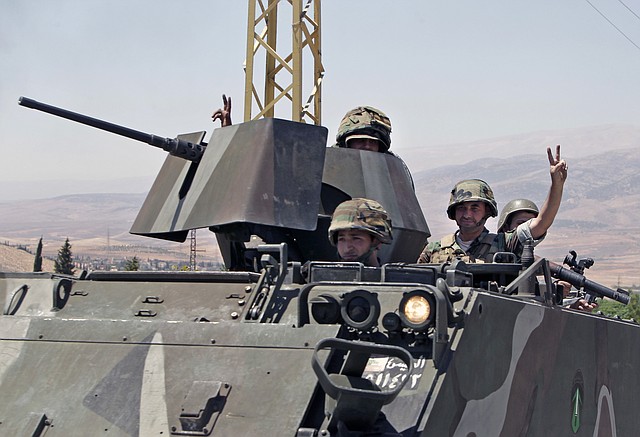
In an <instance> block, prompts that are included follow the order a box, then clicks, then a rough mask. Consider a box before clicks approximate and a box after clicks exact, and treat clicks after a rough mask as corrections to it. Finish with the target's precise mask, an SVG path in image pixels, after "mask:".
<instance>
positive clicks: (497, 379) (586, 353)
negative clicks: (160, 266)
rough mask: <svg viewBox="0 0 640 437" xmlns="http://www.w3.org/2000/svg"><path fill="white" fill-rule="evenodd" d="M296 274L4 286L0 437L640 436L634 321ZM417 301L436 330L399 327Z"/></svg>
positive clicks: (14, 279)
mask: <svg viewBox="0 0 640 437" xmlns="http://www.w3.org/2000/svg"><path fill="white" fill-rule="evenodd" d="M280 267H281V266H280V265H271V266H270V265H267V266H266V269H265V271H264V272H263V274H262V275H258V274H254V273H240V272H238V273H230V272H226V273H225V272H220V273H199V272H193V273H191V272H178V273H171V274H168V273H159V274H151V273H144V272H127V273H118V272H105V273H98V272H95V273H90V274H89V275H87V276H86V277H85V278H83V279H79V278H69V277H60V276H57V275H50V274H3V275H2V277H1V279H0V286H1V287H2V288H1V289H0V296H1V297H2V299H4V301H3V302H0V303H2V304H3V307H4V315H3V316H2V317H1V318H0V332H1V333H2V334H1V341H0V357H2V360H1V362H0V364H1V367H0V390H1V391H2V393H3V400H4V401H3V402H2V403H1V404H0V419H1V423H0V431H1V433H2V434H3V435H45V434H46V435H47V436H54V435H60V436H62V435H64V436H85V435H101V434H103V433H104V434H108V435H122V436H138V435H139V436H149V435H220V436H224V435H274V436H275V435H320V434H316V433H323V432H324V434H322V435H364V434H366V435H403V436H409V435H462V436H468V435H496V436H497V435H502V436H512V435H536V436H537V435H540V436H542V435H578V436H580V435H583V436H587V435H589V436H592V435H620V436H625V435H633V434H634V433H635V431H636V430H637V429H640V419H639V418H638V415H637V414H633V409H634V402H633V396H634V392H635V390H634V389H633V388H636V387H639V386H640V380H639V376H638V373H637V372H636V370H635V365H636V364H637V363H640V351H639V350H638V349H637V348H631V347H628V345H629V344H636V342H637V341H639V340H640V330H639V328H638V326H637V325H636V324H635V323H631V322H626V321H621V320H613V319H609V318H606V317H604V316H600V315H593V314H587V313H582V312H578V311H575V310H569V309H566V308H562V307H559V306H556V305H554V304H552V305H549V304H547V303H545V302H544V301H541V299H540V298H539V297H538V298H536V297H535V296H519V295H515V296H509V295H504V294H499V293H495V292H489V291H487V290H484V289H480V288H477V287H474V286H469V287H464V286H462V287H459V286H454V285H453V284H454V283H456V282H459V281H460V280H461V279H460V278H463V279H465V280H466V279H468V278H469V275H468V272H465V271H457V270H455V269H454V270H449V271H448V274H447V279H446V281H445V280H444V279H443V278H440V281H438V276H440V275H439V274H438V270H439V269H440V268H441V267H440V266H423V265H421V266H394V265H387V266H384V267H382V268H377V269H375V268H364V267H362V266H354V265H351V264H339V263H318V264H315V263H312V264H311V265H310V266H309V270H308V271H307V272H306V274H303V273H305V272H304V271H302V272H301V271H300V269H299V266H296V265H294V264H291V265H290V266H288V268H286V269H282V270H280ZM445 268H446V267H445ZM488 268H492V267H491V266H488ZM501 268H504V269H509V272H513V266H512V265H505V266H501ZM273 269H275V271H277V273H274V274H273V276H271V277H270V274H269V273H268V272H269V271H270V270H271V271H273ZM345 270H346V271H348V273H345ZM509 272H508V273H509ZM481 273H482V272H481V271H477V272H476V274H481ZM491 273H492V274H495V269H494V271H492V272H491ZM279 275H284V276H279ZM347 275H351V276H352V277H351V278H348V277H347ZM400 278H403V279H404V280H405V282H397V281H398V280H399V279H400ZM279 280H281V282H282V283H281V284H280V285H278V282H279ZM447 281H448V284H447ZM436 284H437V285H436ZM411 295H419V296H423V297H424V298H426V299H427V301H428V302H429V305H432V308H431V310H432V313H431V314H432V315H431V316H430V319H429V321H427V322H426V324H425V325H424V326H421V327H420V326H416V325H415V324H414V325H412V326H413V328H407V324H410V323H411V322H406V321H403V319H402V317H400V318H397V316H398V315H402V314H403V311H405V310H404V309H403V308H405V307H403V305H402V301H403V299H406V297H407V296H411ZM394 319H395V320H394ZM365 325H367V326H365ZM330 339H334V341H335V343H332V342H330V341H329V340H330ZM328 341H329V342H328ZM327 342H328V343H327ZM358 347H363V348H364V349H362V350H361V349H357V348H358ZM376 347H388V348H390V349H391V350H387V349H375V348H376ZM369 348H370V349H369ZM394 348H395V349H394ZM396 349H400V350H402V351H405V352H407V353H408V354H409V358H408V359H407V358H404V357H406V355H403V354H402V352H398V351H397V350H396ZM403 360H404V361H403ZM325 393H327V394H325ZM330 396H334V397H336V400H334V399H331V398H330ZM376 396H380V397H381V399H378V398H376ZM349 432H351V433H355V434H348V433H349Z"/></svg>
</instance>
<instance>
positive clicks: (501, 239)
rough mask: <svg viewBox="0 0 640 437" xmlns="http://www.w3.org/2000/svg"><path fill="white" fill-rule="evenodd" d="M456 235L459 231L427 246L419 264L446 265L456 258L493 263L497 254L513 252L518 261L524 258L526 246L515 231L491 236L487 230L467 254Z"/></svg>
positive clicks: (474, 242) (472, 244) (475, 241)
mask: <svg viewBox="0 0 640 437" xmlns="http://www.w3.org/2000/svg"><path fill="white" fill-rule="evenodd" d="M456 235H457V231H456V233H455V234H451V235H447V236H446V237H444V238H443V239H442V240H440V241H433V242H431V243H429V244H427V246H426V247H425V248H424V250H423V251H422V253H421V254H420V257H419V258H418V263H444V262H451V261H453V260H454V259H456V258H460V259H462V260H463V261H465V262H471V263H479V262H480V263H481V262H488V263H490V262H493V255H494V254H496V253H497V252H511V253H513V254H515V255H516V258H517V260H518V261H519V260H520V257H521V256H522V249H523V247H524V246H523V243H522V242H521V241H520V239H519V238H518V234H517V232H515V231H514V232H507V233H504V232H501V233H499V234H491V233H489V230H488V229H486V228H485V229H484V231H482V234H480V236H479V237H478V238H476V239H475V240H474V241H473V243H471V247H469V250H467V251H466V252H465V251H464V250H462V248H461V247H460V246H459V245H458V243H457V242H456V238H455V237H456Z"/></svg>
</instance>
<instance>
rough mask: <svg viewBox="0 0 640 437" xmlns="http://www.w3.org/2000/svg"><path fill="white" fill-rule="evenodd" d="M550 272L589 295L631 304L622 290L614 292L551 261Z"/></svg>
mask: <svg viewBox="0 0 640 437" xmlns="http://www.w3.org/2000/svg"><path fill="white" fill-rule="evenodd" d="M549 270H550V271H551V274H552V275H553V277H555V278H557V279H560V280H562V281H567V282H568V283H570V284H571V285H573V286H574V287H576V288H578V289H580V288H583V289H584V291H586V292H587V293H588V294H591V295H596V296H600V297H608V298H609V299H613V300H616V301H618V302H620V303H622V304H625V305H628V304H629V295H628V294H626V293H624V292H621V291H620V290H613V289H611V288H609V287H605V286H604V285H602V284H598V283H597V282H594V281H591V280H589V279H587V278H585V277H584V275H581V274H579V273H576V272H574V271H571V270H569V269H565V268H564V267H562V266H560V265H558V264H556V263H552V262H551V261H549Z"/></svg>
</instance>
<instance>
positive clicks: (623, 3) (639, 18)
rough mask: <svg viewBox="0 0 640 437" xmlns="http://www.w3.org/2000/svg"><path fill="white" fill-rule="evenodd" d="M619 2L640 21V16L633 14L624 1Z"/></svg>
mask: <svg viewBox="0 0 640 437" xmlns="http://www.w3.org/2000/svg"><path fill="white" fill-rule="evenodd" d="M618 1H619V2H620V4H621V5H622V6H624V7H625V8H627V10H628V11H629V12H631V13H632V14H633V15H635V16H636V18H637V19H638V20H640V17H639V16H638V14H636V13H635V12H633V10H632V9H631V8H630V7H629V6H627V5H626V4H625V2H623V1H622V0H618Z"/></svg>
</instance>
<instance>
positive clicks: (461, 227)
mask: <svg viewBox="0 0 640 437" xmlns="http://www.w3.org/2000/svg"><path fill="white" fill-rule="evenodd" d="M547 156H548V158H549V164H550V169H549V173H550V175H551V188H550V189H549V194H548V196H547V199H546V200H545V203H544V205H543V206H542V210H541V211H540V213H539V214H538V215H537V217H535V218H533V219H531V220H530V221H527V222H525V223H523V224H521V225H520V226H518V227H517V228H516V230H515V231H513V232H506V233H505V232H499V233H498V234H491V233H489V230H488V229H487V228H486V227H485V226H484V225H485V223H486V221H487V219H488V218H489V217H495V216H497V215H498V207H497V204H496V201H495V198H494V196H493V191H492V190H491V187H489V185H488V184H487V183H486V182H485V181H483V180H480V179H467V180H463V181H460V182H458V183H457V184H456V185H455V187H454V188H453V190H452V191H451V197H450V200H449V207H448V208H447V215H448V216H449V219H451V220H455V221H456V223H457V224H458V230H457V231H456V232H455V233H454V234H451V235H447V236H446V237H444V238H443V239H442V240H440V241H435V242H432V243H429V244H428V245H427V246H426V247H425V248H424V250H423V251H422V254H420V257H419V258H418V262H419V263H440V262H447V261H451V260H452V259H454V258H462V259H464V260H465V261H467V262H491V261H492V260H493V255H494V254H495V253H496V252H512V253H513V254H515V255H516V259H517V260H518V261H519V259H520V255H522V249H523V245H524V243H525V241H527V240H530V241H532V242H533V244H534V245H536V244H538V243H539V242H540V241H542V239H543V238H544V236H545V235H546V232H547V229H549V227H550V226H551V224H552V223H553V220H554V219H555V216H556V214H557V212H558V209H559V208H560V201H561V200H562V190H563V188H564V182H565V181H566V179H567V170H568V167H567V163H566V162H565V161H564V160H562V159H560V146H557V147H556V154H555V157H554V156H553V154H552V153H551V148H547Z"/></svg>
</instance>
